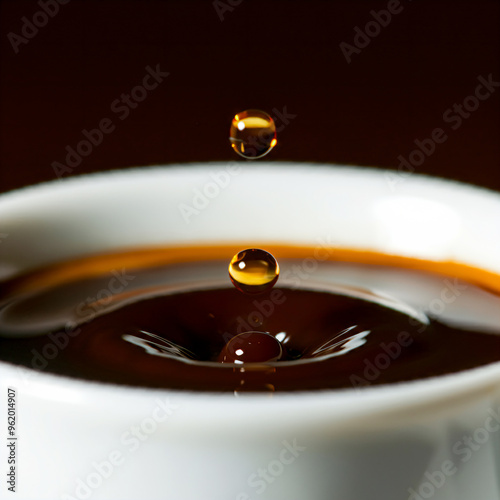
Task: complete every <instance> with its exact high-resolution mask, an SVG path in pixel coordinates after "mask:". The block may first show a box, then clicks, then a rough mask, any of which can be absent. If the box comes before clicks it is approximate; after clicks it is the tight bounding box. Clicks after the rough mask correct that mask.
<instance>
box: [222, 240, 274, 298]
mask: <svg viewBox="0 0 500 500" xmlns="http://www.w3.org/2000/svg"><path fill="white" fill-rule="evenodd" d="M279 274H280V267H279V265H278V262H277V261H276V259H275V258H274V257H273V256H272V255H271V254H270V253H269V252H266V251H265V250H261V249H259V248H247V249H246V250H242V251H241V252H238V253H237V254H236V255H235V256H234V257H233V258H232V259H231V262H230V263H229V277H230V278H231V281H232V282H233V285H234V286H235V287H236V288H237V289H238V290H240V291H241V292H243V293H262V292H265V291H266V290H268V289H270V288H272V287H273V286H274V284H275V283H276V281H278V276H279Z"/></svg>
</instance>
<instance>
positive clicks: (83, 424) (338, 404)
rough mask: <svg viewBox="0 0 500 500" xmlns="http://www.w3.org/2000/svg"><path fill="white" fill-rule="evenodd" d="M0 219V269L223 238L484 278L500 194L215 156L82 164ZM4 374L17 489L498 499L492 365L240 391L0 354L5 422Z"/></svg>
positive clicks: (82, 493)
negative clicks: (13, 399) (367, 255)
mask: <svg viewBox="0 0 500 500" xmlns="http://www.w3.org/2000/svg"><path fill="white" fill-rule="evenodd" d="M0 221H1V226H0V235H1V239H0V242H1V243H0V279H7V278H8V277H9V276H12V275H15V274H17V273H19V272H23V271H26V270H29V269H33V268H36V267H39V266H43V265H47V264H50V263H53V262H57V261H60V260H63V259H71V258H74V257H80V256H84V255H89V254H93V253H96V252H108V251H113V250H123V249H125V248H135V247H143V246H154V245H162V246H164V245H191V244H192V245H200V244H211V243H214V244H220V243H233V242H241V244H242V246H244V245H245V244H255V245H258V246H260V247H265V245H266V243H268V244H273V243H274V244H276V243H279V244H290V245H309V246H312V247H315V246H318V245H329V246H332V247H340V248H348V249H360V250H373V251H378V252H382V253H388V254H395V255H404V256H411V257H418V258H425V259H430V260H435V261H449V260H454V261H457V262H462V263H465V264H469V265H472V266H476V267H479V268H481V269H486V270H489V271H492V272H495V273H498V274H500V259H499V258H498V255H499V253H498V249H499V248H500V223H499V221H500V195H499V194H497V193H494V192H490V191H487V190H485V189H480V188H475V187H472V186H467V185H462V184H458V183H454V182H451V181H444V180H439V179H434V178H429V177H423V176H418V175H408V174H405V173H398V172H388V171H382V170H372V169H364V168H357V167H341V166H333V165H310V164H294V163H268V162H259V163H250V162H249V163H235V162H231V163H209V164H205V165H182V166H169V167H153V168H141V169H131V170H127V171H121V172H111V173H106V174H98V175H91V176H86V177H80V178H73V179H68V180H64V181H60V182H54V183H48V184H44V185H40V186H34V187H30V188H26V189H22V190H18V191H15V192H11V193H7V194H5V195H3V196H1V197H0ZM452 354H453V353H452V351H451V352H450V355H452ZM8 387H13V388H15V389H16V392H17V405H18V417H19V418H18V422H17V431H18V436H19V439H18V442H17V456H18V468H17V473H18V477H17V491H16V495H17V496H16V498H18V499H22V500H35V499H36V500H43V499H61V500H63V499H65V500H69V499H83V498H91V499H113V500H115V499H116V500H122V499H123V500H125V499H130V500H132V499H134V500H135V499H137V498H148V499H151V500H155V499H162V500H221V499H224V500H226V499H227V500H254V499H261V500H304V499H308V500H374V499H376V500H421V499H427V498H433V499H434V500H471V499H473V498H477V499H481V500H499V499H500V363H494V364H491V365H488V366H485V367H481V368H477V369H474V370H469V371H465V372H461V373H458V374H455V375H450V376H445V377H438V378H432V379H427V380H420V381H417V382H412V383H405V384H395V385H390V386H389V385H388V386H377V387H368V388H365V389H363V390H354V389H352V390H342V391H317V392H308V393H287V394H274V395H273V397H268V396H265V395H249V396H247V397H243V398H236V397H234V396H233V395H222V394H218V395H217V394H210V393H193V392H187V391H168V390H153V389H143V388H130V387H124V386H114V385H111V384H99V383H92V382H88V381H81V380H76V379H71V378H68V377H62V376H55V375H51V374H49V373H45V372H37V371H34V370H30V369H21V368H19V367H16V366H14V365H11V364H9V363H0V395H1V398H3V401H2V402H1V403H0V408H2V412H1V415H0V429H2V431H1V434H3V435H5V429H6V426H7V422H6V412H5V410H4V408H5V403H4V401H5V400H6V394H7V388H8ZM5 442H6V440H5V439H4V438H3V442H2V444H1V446H0V464H1V466H0V470H2V471H4V470H6V468H7V458H8V457H7V451H8V450H7V448H6V446H5ZM3 477H4V478H5V475H3ZM4 483H5V482H4V481H2V482H1V483H0V484H1V486H2V488H4V491H6V485H5V484H4ZM4 491H2V495H1V496H2V498H3V496H4ZM7 493H8V492H7ZM5 496H7V494H6V495H5ZM13 497H14V496H13Z"/></svg>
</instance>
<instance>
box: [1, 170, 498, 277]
mask: <svg viewBox="0 0 500 500" xmlns="http://www.w3.org/2000/svg"><path fill="white" fill-rule="evenodd" d="M398 176H400V177H398ZM499 216H500V196H498V195H497V194H494V193H492V192H488V191H486V190H482V189H479V188H473V187H471V186H466V185H460V184H457V183H453V182H447V181H441V180H437V179H432V178H426V177H421V176H417V175H413V176H408V175H406V176H405V177H401V174H400V173H397V172H386V171H380V170H377V171H376V170H370V169H364V168H356V167H341V166H333V165H324V166H321V165H315V166H313V165H307V164H294V163H263V162H261V163H259V164H257V165H255V164H253V163H245V162H242V163H235V162H230V163H227V164H226V163H208V164H205V165H185V166H169V167H154V168H142V169H132V170H128V171H123V172H118V173H116V172H113V173H108V174H100V175H90V176H85V177H80V178H73V179H68V180H65V181H61V182H54V183H48V184H43V185H40V186H35V187H33V188H29V189H25V190H20V191H17V192H12V193H9V194H7V195H4V196H2V197H0V217H1V219H2V235H3V238H2V244H1V245H0V262H1V263H2V264H1V267H0V278H6V277H8V276H11V275H13V274H16V273H19V272H22V271H25V270H28V269H31V268H35V267H38V266H43V265H47V264H50V263H53V262H57V261H60V260H67V259H71V258H74V257H79V256H83V255H87V254H93V253H99V252H106V251H112V250H116V249H122V250H123V249H126V248H133V247H141V246H142V247H143V246H151V245H153V246H161V245H167V246H168V245H197V244H218V243H227V242H230V243H241V244H249V245H252V246H264V245H265V244H266V243H282V244H291V245H294V244H295V245H308V246H312V247H314V246H330V247H341V248H350V249H366V250H376V251H379V252H383V253H388V254H395V255H405V256H411V257H417V258H424V259H431V260H443V261H446V260H455V261H459V262H464V263H468V264H471V265H474V266H477V267H481V268H483V269H487V270H490V271H493V272H498V273H500V261H499V260H498V259H497V258H496V257H497V256H496V255H495V251H494V249H495V248H498V245H499V244H500V226H499V225H498V220H499Z"/></svg>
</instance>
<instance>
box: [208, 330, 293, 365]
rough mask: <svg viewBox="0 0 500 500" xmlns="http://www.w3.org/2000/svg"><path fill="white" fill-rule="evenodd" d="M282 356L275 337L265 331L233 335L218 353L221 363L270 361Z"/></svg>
mask: <svg viewBox="0 0 500 500" xmlns="http://www.w3.org/2000/svg"><path fill="white" fill-rule="evenodd" d="M282 356H283V349H282V347H281V344H280V342H279V341H278V340H276V338H274V337H273V336H272V335H270V334H269V333H266V332H253V331H252V332H245V333H240V334H239V335H236V336H235V337H233V338H232V339H231V340H229V342H228V343H227V344H226V345H225V346H224V348H223V349H222V351H221V353H220V354H219V358H218V360H219V361H220V362H221V363H235V364H238V365H242V364H244V363H270V362H272V361H278V360H279V359H280V358H281V357H282Z"/></svg>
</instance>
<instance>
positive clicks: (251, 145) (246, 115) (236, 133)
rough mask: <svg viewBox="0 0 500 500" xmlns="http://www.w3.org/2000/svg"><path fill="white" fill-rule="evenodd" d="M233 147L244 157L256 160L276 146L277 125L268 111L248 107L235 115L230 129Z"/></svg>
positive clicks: (230, 139)
mask: <svg viewBox="0 0 500 500" xmlns="http://www.w3.org/2000/svg"><path fill="white" fill-rule="evenodd" d="M229 141H230V142H231V146H232V148H233V149H234V150H235V151H236V152H237V153H238V154H239V155H240V156H243V158H247V159H250V160H255V159H257V158H262V157H263V156H265V155H267V153H269V151H271V149H273V148H274V146H276V143H277V142H278V141H277V140H276V125H275V124H274V120H273V119H272V118H271V116H269V115H268V114H267V113H266V112H264V111H260V110H258V109H248V110H246V111H242V112H241V113H238V114H237V115H235V116H234V118H233V121H232V122H231V128H230V130H229Z"/></svg>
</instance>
